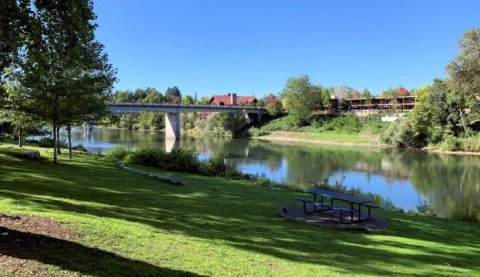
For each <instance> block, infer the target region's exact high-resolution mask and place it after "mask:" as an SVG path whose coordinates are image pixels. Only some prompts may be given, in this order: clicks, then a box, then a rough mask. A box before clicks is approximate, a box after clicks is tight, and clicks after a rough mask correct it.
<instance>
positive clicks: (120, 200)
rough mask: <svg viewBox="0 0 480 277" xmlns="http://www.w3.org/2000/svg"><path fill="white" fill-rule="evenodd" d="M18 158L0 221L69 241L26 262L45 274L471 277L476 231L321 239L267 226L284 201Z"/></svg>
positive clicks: (311, 231)
mask: <svg viewBox="0 0 480 277" xmlns="http://www.w3.org/2000/svg"><path fill="white" fill-rule="evenodd" d="M17 151H18V150H17V148H15V147H13V146H12V145H6V144H4V145H1V144H0V214H1V213H6V214H29V215H39V216H46V217H51V218H54V219H55V220H56V221H58V222H62V223H64V224H65V225H66V226H68V228H72V229H74V230H75V231H76V232H78V233H79V234H80V236H79V237H78V238H75V240H74V241H72V245H74V246H75V248H76V247H78V249H80V250H79V251H77V252H78V253H77V252H75V251H67V252H66V253H65V251H63V252H62V251H61V250H58V251H55V248H53V249H50V250H52V251H46V252H45V255H46V256H47V257H45V258H42V259H38V258H37V260H38V261H39V262H41V263H42V264H47V265H48V267H47V268H48V270H49V272H50V273H51V274H52V275H70V274H71V275H75V274H78V273H80V274H85V275H94V276H119V275H120V276H121V275H125V276H126V275H128V276H142V275H151V276H161V275H167V276H172V275H189V274H191V275H216V276H244V275H247V276H272V275H273V276H313V275H320V276H325V275H326V276H331V275H391V274H397V275H437V276H439V275H440V276H441V275H445V276H452V275H465V276H474V275H477V276H478V274H480V225H479V224H475V223H461V222H455V221H448V220H441V219H433V218H427V217H422V216H416V215H400V214H392V213H386V212H383V213H382V214H383V215H384V216H385V217H387V218H388V220H389V222H390V228H389V230H388V231H387V232H384V233H376V234H367V233H362V232H352V231H339V230H334V229H327V228H320V227H316V226H311V225H307V224H301V223H296V222H291V221H288V220H285V219H283V218H281V217H278V216H277V210H278V208H280V207H283V206H286V205H292V204H297V203H295V201H294V200H293V198H294V197H296V196H298V195H299V194H298V193H295V192H291V191H281V190H272V189H270V188H267V187H261V186H258V185H255V184H252V183H251V182H247V181H231V180H225V179H220V178H210V177H202V176H196V175H188V174H176V173H172V174H173V175H176V176H180V177H181V178H182V179H183V180H184V181H185V182H186V184H185V185H184V186H173V185H169V184H167V183H164V182H162V181H158V180H155V179H152V178H149V177H146V176H140V175H136V174H133V173H128V172H126V171H124V170H122V169H119V168H117V167H116V166H115V164H114V163H113V162H111V161H109V160H108V159H106V158H104V157H101V156H95V155H78V156H77V157H76V158H75V159H74V160H72V161H70V160H68V159H67V158H66V157H65V156H64V155H62V156H61V157H60V164H59V165H57V166H54V165H53V164H52V163H51V157H50V155H51V150H50V153H47V152H45V150H41V151H42V152H41V153H42V155H43V156H46V157H48V159H47V160H44V161H41V162H35V161H28V160H23V159H20V158H17V157H15V155H14V154H15V153H16V152H17ZM22 151H24V150H22ZM52 247H54V246H52ZM58 252H62V253H58ZM1 255H2V253H0V256H1ZM5 272H6V270H5V267H4V266H2V265H0V276H1V275H2V274H5Z"/></svg>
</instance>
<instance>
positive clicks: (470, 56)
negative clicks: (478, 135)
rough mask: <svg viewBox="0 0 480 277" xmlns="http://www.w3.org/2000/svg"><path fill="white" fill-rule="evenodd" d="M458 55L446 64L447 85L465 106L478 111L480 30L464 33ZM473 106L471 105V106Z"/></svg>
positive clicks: (479, 95) (479, 97)
mask: <svg viewBox="0 0 480 277" xmlns="http://www.w3.org/2000/svg"><path fill="white" fill-rule="evenodd" d="M458 46H459V49H460V54H459V55H458V56H457V57H456V58H455V59H454V60H453V61H452V62H451V63H450V64H448V66H447V68H446V70H447V73H448V74H449V77H450V78H449V80H448V81H449V82H448V85H449V87H450V89H451V90H452V92H453V93H456V94H461V95H463V98H465V100H466V104H471V105H470V106H471V108H474V109H475V110H478V106H479V105H478V101H479V99H480V78H479V76H480V28H473V29H471V30H470V31H468V32H466V33H465V34H464V35H463V37H462V39H460V41H459V42H458ZM472 104H473V105H472Z"/></svg>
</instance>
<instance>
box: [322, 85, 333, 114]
mask: <svg viewBox="0 0 480 277" xmlns="http://www.w3.org/2000/svg"><path fill="white" fill-rule="evenodd" d="M320 99H321V104H322V108H323V109H324V110H327V109H329V108H330V106H331V101H332V100H331V96H330V91H329V90H328V89H327V88H322V91H321V94H320Z"/></svg>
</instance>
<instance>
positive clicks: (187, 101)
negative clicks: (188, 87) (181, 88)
mask: <svg viewBox="0 0 480 277" xmlns="http://www.w3.org/2000/svg"><path fill="white" fill-rule="evenodd" d="M182 104H184V105H193V104H195V101H194V99H193V97H192V96H191V95H185V96H184V97H183V98H182Z"/></svg>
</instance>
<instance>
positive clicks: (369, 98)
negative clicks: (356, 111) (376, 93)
mask: <svg viewBox="0 0 480 277" xmlns="http://www.w3.org/2000/svg"><path fill="white" fill-rule="evenodd" d="M360 95H361V97H363V98H365V103H366V104H367V105H370V104H372V98H373V96H372V94H371V93H370V91H369V90H368V89H364V90H363V91H362V92H361V93H360Z"/></svg>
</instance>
